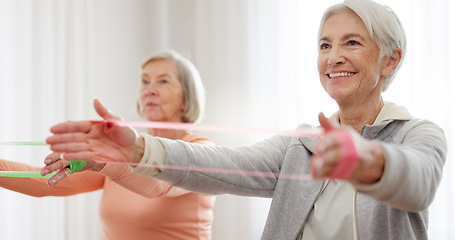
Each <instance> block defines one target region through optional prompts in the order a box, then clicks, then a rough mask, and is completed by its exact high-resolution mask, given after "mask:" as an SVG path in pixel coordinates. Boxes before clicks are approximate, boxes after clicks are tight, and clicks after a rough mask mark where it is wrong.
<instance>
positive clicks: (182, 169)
mask: <svg viewBox="0 0 455 240" xmlns="http://www.w3.org/2000/svg"><path fill="white" fill-rule="evenodd" d="M149 144H151V145H147V142H146V149H149V148H151V147H152V145H153V146H154V147H156V149H153V150H152V152H156V151H158V152H161V151H163V150H162V149H164V150H165V151H164V155H161V154H158V155H160V157H158V158H154V156H153V154H151V155H149V158H147V157H144V158H143V159H142V161H141V163H140V164H141V165H142V166H140V167H136V168H133V171H135V172H137V173H140V174H145V175H147V174H150V175H147V176H154V177H155V178H157V179H160V180H163V181H165V182H168V183H169V184H171V185H173V186H177V187H181V188H185V189H188V190H190V191H198V192H202V193H207V194H224V193H228V194H235V195H244V196H257V197H271V196H272V195H273V192H274V189H275V186H276V183H277V177H276V175H275V174H276V173H278V172H280V168H281V164H282V162H283V159H284V156H285V154H286V150H287V147H288V145H289V138H287V137H282V136H275V137H272V138H270V139H266V140H264V141H261V142H258V143H256V144H253V145H244V146H240V147H236V148H227V147H222V146H205V145H200V144H192V143H185V142H182V141H173V140H169V139H162V138H152V139H151V141H149ZM157 144H158V145H157ZM159 145H161V146H159ZM144 155H145V154H144ZM155 157H156V156H155ZM163 163H164V164H165V166H166V167H164V168H161V169H159V170H158V171H149V168H147V167H146V165H147V164H149V165H150V164H163Z"/></svg>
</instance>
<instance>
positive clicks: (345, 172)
mask: <svg viewBox="0 0 455 240" xmlns="http://www.w3.org/2000/svg"><path fill="white" fill-rule="evenodd" d="M91 122H99V123H108V124H112V125H117V126H124V127H129V126H131V127H143V128H160V129H181V130H200V131H209V132H210V131H211V132H242V133H252V132H256V133H273V134H277V135H282V136H294V137H303V136H320V135H323V134H324V133H325V134H326V133H328V132H333V133H335V134H336V136H338V137H339V138H340V140H341V144H342V155H343V156H342V159H341V160H340V162H339V163H338V164H337V166H336V167H335V169H334V170H333V172H332V173H330V174H329V178H336V179H347V178H348V177H349V176H350V174H351V173H352V171H353V169H354V167H355V165H356V163H357V161H358V158H359V155H358V153H357V150H356V148H355V145H354V143H353V141H352V138H351V136H350V134H349V133H346V132H343V131H339V130H326V131H324V132H323V131H322V129H320V128H315V129H313V128H304V129H297V130H292V131H288V130H287V131H282V130H272V129H254V128H239V127H226V126H224V127H223V126H210V125H196V124H190V123H169V122H150V121H117V120H108V121H105V120H94V121H91ZM0 145H11V144H8V143H6V144H1V143H0ZM14 145H27V144H26V142H24V143H22V142H15V143H14ZM42 145H47V144H45V143H42ZM109 163H110V164H120V165H131V166H135V165H136V166H142V167H160V168H170V169H178V170H189V171H201V172H215V173H224V174H234V175H251V176H262V177H272V178H278V177H279V178H287V179H294V180H311V179H312V177H311V176H309V175H300V174H284V173H270V172H252V171H244V170H229V169H211V168H195V167H183V166H169V165H162V166H151V165H145V164H144V165H142V164H135V163H126V162H125V163H120V162H109Z"/></svg>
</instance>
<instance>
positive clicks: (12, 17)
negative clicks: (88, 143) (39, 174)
mask: <svg viewBox="0 0 455 240" xmlns="http://www.w3.org/2000/svg"><path fill="white" fill-rule="evenodd" d="M89 4H90V1H79V0H77V1H39V2H37V1H2V2H1V3H0V9H2V10H0V11H1V13H0V16H1V17H0V18H1V22H0V26H1V33H2V38H1V39H0V52H1V53H2V54H0V61H1V64H0V65H1V67H0V79H1V81H0V84H1V86H0V89H1V93H2V94H1V96H0V98H1V102H0V111H1V113H2V119H1V120H0V123H1V125H0V132H1V133H2V134H1V141H44V139H45V138H46V137H47V136H48V135H49V130H48V129H49V127H50V126H51V125H52V124H54V123H57V122H60V121H63V120H66V119H75V118H87V117H88V114H87V113H88V111H87V105H88V102H87V100H86V98H87V97H86V96H87V94H88V93H90V86H88V84H86V83H88V81H90V79H89V73H90V69H89V65H90V55H89V54H90V46H89V44H88V41H89V38H88V26H89V22H88V21H89V19H90V18H88V17H87V14H89V13H90V12H89ZM1 149H2V156H0V157H1V158H3V159H8V160H14V161H18V162H23V163H27V164H30V165H33V166H43V160H44V157H45V156H46V155H47V154H48V153H49V149H48V148H46V147H23V146H22V147H20V146H18V147H9V148H7V147H1ZM87 198H89V196H83V197H81V198H80V199H78V201H77V205H76V202H71V198H58V197H44V198H34V197H29V196H25V195H22V194H19V193H14V192H11V191H7V190H4V189H0V209H1V210H0V211H1V212H2V216H4V217H2V218H0V230H1V232H2V237H1V238H2V239H6V240H8V239H99V236H100V234H99V224H98V226H97V223H96V219H97V201H94V202H93V201H91V203H90V204H88V203H87V204H84V203H85V202H86V199H87ZM93 203H95V209H94V212H95V216H93V213H92V212H93V207H91V206H92V205H93ZM81 205H82V206H81ZM75 206H79V207H78V208H75ZM68 209H69V210H68ZM81 209H85V210H86V211H87V212H85V211H81ZM89 210H91V211H89ZM81 214H83V215H85V219H82V220H81V221H79V222H75V217H74V216H77V215H81ZM68 216H72V217H68ZM91 219H95V221H93V220H91ZM87 221H88V222H87ZM87 223H91V224H88V226H87V227H85V229H86V230H84V231H81V229H79V228H78V230H77V232H81V233H83V234H84V236H83V237H78V238H74V237H73V236H76V235H75V234H74V230H73V227H74V226H77V225H80V226H83V225H85V224H87ZM91 226H93V227H94V228H95V229H96V232H93V231H87V229H88V230H90V229H91Z"/></svg>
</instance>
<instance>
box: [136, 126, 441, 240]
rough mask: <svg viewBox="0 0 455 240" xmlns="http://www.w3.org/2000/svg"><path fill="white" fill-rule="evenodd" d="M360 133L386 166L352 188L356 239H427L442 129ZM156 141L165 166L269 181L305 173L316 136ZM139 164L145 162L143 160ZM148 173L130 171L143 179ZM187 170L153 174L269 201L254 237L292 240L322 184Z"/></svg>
mask: <svg viewBox="0 0 455 240" xmlns="http://www.w3.org/2000/svg"><path fill="white" fill-rule="evenodd" d="M301 127H309V126H307V125H302V126H301ZM361 135H362V136H363V137H364V138H366V139H370V140H374V141H378V142H380V143H381V145H382V146H383V148H384V150H385V157H386V165H385V170H384V174H383V176H382V178H381V180H380V183H379V184H378V185H377V186H375V188H373V190H371V191H365V189H368V188H357V193H356V203H355V210H356V212H355V214H356V219H357V221H356V226H357V231H358V236H359V239H393V240H397V239H406V240H408V239H427V238H428V237H427V228H428V207H429V205H430V204H431V202H432V201H433V198H434V196H435V193H436V190H437V187H438V185H439V183H440V181H441V178H442V170H443V165H444V162H445V159H446V152H447V144H446V139H445V136H444V133H443V131H442V130H441V129H440V128H439V127H438V126H437V125H435V124H434V123H432V122H430V121H427V120H421V119H411V120H387V121H383V122H381V123H379V124H377V125H373V126H370V125H366V126H364V127H363V129H362V132H361ZM158 140H159V142H160V143H161V144H162V146H163V147H164V149H165V151H166V153H165V164H166V165H177V166H188V167H190V168H191V167H201V168H213V169H234V170H242V171H252V172H262V173H270V176H272V175H273V173H285V174H303V175H306V174H310V169H309V158H310V156H311V154H312V151H313V146H314V144H315V143H316V142H317V140H318V138H317V137H301V138H297V137H285V136H275V137H272V138H270V139H267V140H263V141H261V142H258V143H256V144H254V145H246V146H240V147H236V148H226V147H221V146H203V145H198V144H190V143H185V142H181V141H172V140H167V139H158ZM146 148H147V145H146ZM146 162H149V163H150V162H153V159H149V160H146V161H143V163H146ZM149 169H150V168H147V167H138V168H135V169H133V170H134V171H135V172H137V173H140V174H144V175H147V173H146V172H147V171H149ZM190 170H191V171H182V170H172V169H170V168H163V169H161V171H160V172H159V173H158V174H156V175H155V177H156V178H158V179H161V180H164V181H166V182H168V183H170V184H171V185H174V186H177V187H181V188H184V189H188V190H191V191H196V192H203V193H209V194H223V193H228V194H235V195H243V196H256V197H271V198H273V200H272V204H271V207H270V212H269V215H268V218H267V222H266V225H265V229H264V232H263V234H262V238H261V239H271V240H276V239H286V240H287V239H296V238H298V236H299V232H300V231H301V229H302V226H303V224H304V223H305V221H306V220H307V218H308V216H309V213H310V212H311V209H312V207H313V204H314V203H315V201H317V196H318V193H319V191H320V190H321V187H322V185H323V181H320V180H313V181H309V180H293V179H289V178H279V177H278V178H276V177H264V176H262V177H261V176H249V175H248V176H247V175H232V174H219V173H216V172H210V171H196V170H197V169H190ZM354 187H355V186H354ZM359 189H362V190H359ZM361 191H362V192H361Z"/></svg>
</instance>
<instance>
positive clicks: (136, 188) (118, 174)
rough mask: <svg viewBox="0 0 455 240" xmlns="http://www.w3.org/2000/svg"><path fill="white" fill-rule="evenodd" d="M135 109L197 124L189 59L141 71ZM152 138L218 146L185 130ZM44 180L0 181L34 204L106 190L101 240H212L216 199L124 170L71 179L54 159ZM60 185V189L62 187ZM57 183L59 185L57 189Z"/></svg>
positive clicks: (199, 96)
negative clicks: (44, 198) (37, 200)
mask: <svg viewBox="0 0 455 240" xmlns="http://www.w3.org/2000/svg"><path fill="white" fill-rule="evenodd" d="M141 73H142V74H141V80H140V83H141V86H140V88H139V99H138V109H139V112H140V115H141V116H142V117H144V118H145V119H147V120H149V121H162V122H188V123H194V122H196V121H198V120H199V119H200V118H201V116H202V114H203V111H204V101H205V99H204V89H203V86H202V81H201V78H200V76H199V72H198V71H197V69H196V68H195V67H194V65H193V64H192V63H191V62H190V61H189V60H188V59H186V58H184V57H183V56H181V55H180V54H178V53H177V52H175V51H172V50H165V51H161V52H158V53H156V54H154V55H152V56H151V57H150V58H148V59H147V60H146V61H145V62H144V63H143V64H142V67H141ZM148 133H149V134H151V135H153V136H157V137H163V138H168V139H179V140H182V141H186V142H192V143H199V144H208V145H213V143H212V142H211V141H210V140H208V139H206V138H202V137H198V136H196V135H194V134H191V133H189V132H187V131H183V130H169V129H148ZM47 158H48V160H47V161H46V164H47V166H46V167H44V168H43V169H42V173H43V174H47V173H49V172H53V171H54V170H56V169H60V171H58V172H57V173H56V174H55V175H54V176H52V177H51V178H49V181H48V183H49V185H50V186H53V187H49V186H48V184H47V183H46V181H45V180H44V179H16V178H0V186H1V187H4V188H8V189H11V190H13V191H17V192H21V193H24V194H27V195H31V196H37V197H38V196H68V195H73V194H78V193H83V192H90V191H95V190H99V189H102V190H103V194H102V198H101V202H100V205H99V206H100V216H101V223H102V239H105V240H124V239H169V240H175V239H185V240H187V239H195V240H196V239H198V240H199V239H206V240H208V239H211V224H212V220H213V213H212V208H213V205H214V202H215V197H214V196H212V195H205V194H201V193H193V192H189V191H187V190H183V189H180V188H176V187H172V186H170V185H169V184H167V183H164V182H162V181H158V180H155V179H152V178H147V177H144V176H141V175H138V174H135V173H133V172H132V171H131V169H130V168H128V167H127V166H125V165H116V164H106V163H99V162H87V164H86V165H85V166H84V168H83V169H82V171H81V172H76V173H73V174H71V172H70V170H69V168H68V165H69V161H66V160H62V159H61V158H60V153H51V154H50V155H49V156H48V157H47ZM0 169H1V170H15V171H25V170H37V168H34V167H31V166H27V165H23V164H20V163H16V162H11V161H3V160H2V161H0ZM59 182H60V183H59ZM57 183H59V184H57Z"/></svg>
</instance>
